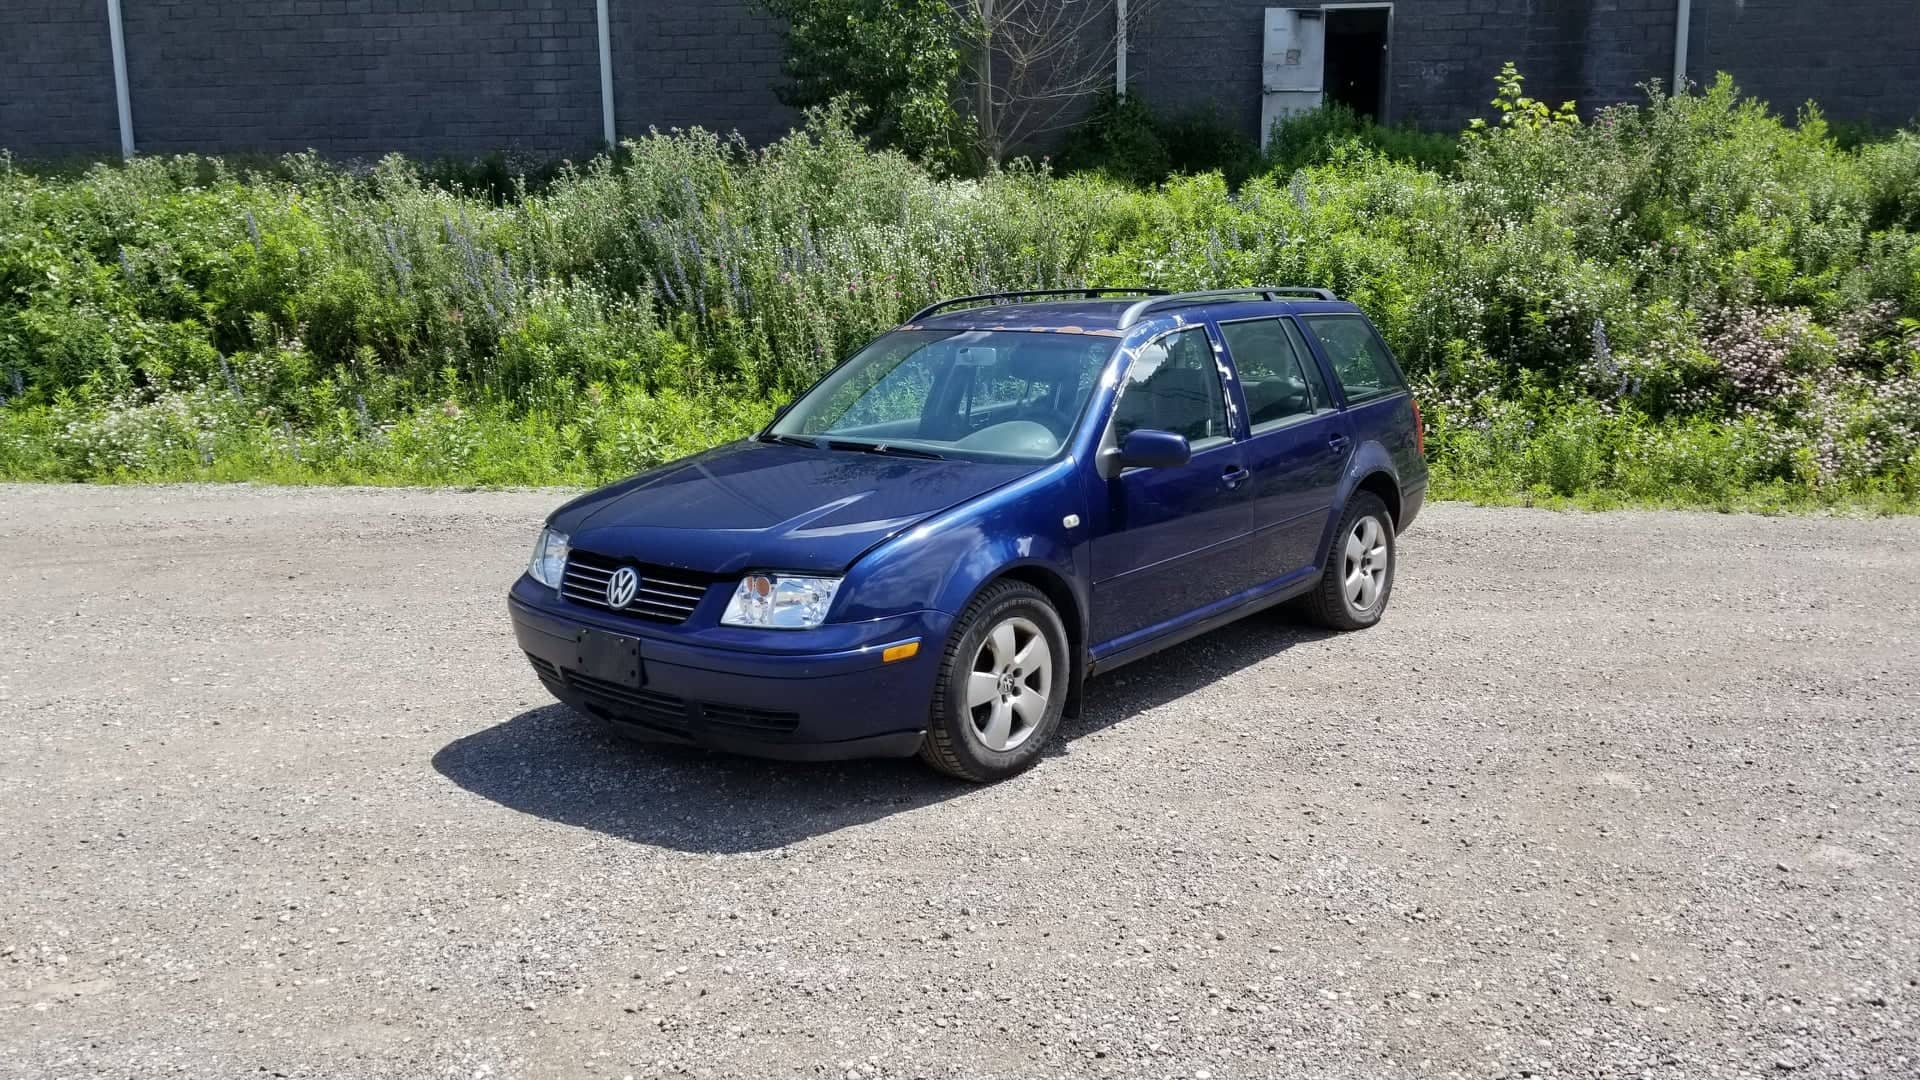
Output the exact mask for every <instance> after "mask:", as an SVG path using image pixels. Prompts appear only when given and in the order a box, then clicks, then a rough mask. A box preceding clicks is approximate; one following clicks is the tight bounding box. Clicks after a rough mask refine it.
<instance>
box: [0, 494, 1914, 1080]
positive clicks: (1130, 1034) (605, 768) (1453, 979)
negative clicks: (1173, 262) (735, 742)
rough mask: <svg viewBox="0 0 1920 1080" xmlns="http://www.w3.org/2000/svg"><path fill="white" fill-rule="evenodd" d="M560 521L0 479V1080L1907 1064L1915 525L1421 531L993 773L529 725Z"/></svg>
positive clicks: (1133, 671) (1692, 519)
mask: <svg viewBox="0 0 1920 1080" xmlns="http://www.w3.org/2000/svg"><path fill="white" fill-rule="evenodd" d="M559 501H560V496H559V495H557V494H555V493H553V492H519V493H489V494H475V493H456V492H402V491H356V490H257V489H248V488H82V487H65V488H36V487H0V604H3V605H4V610H5V613H6V615H7V618H6V619H5V620H4V621H3V623H0V883H3V885H0V888H3V889H4V893H3V894H0V1075H4V1076H7V1077H34V1078H42V1077H46V1078H55V1077H81V1076H86V1077H93V1076H107V1077H113V1076H137V1077H147V1076H171V1075H182V1076H192V1077H241V1076H246V1077H256V1076H268V1075H276V1076H277V1075H285V1076H301V1077H327V1078H336V1077H359V1076H393V1077H442V1076H447V1077H452V1076H492V1077H512V1076H533V1077H546V1076H603V1077H604V1076H610V1077H620V1076H625V1075H633V1076H637V1077H640V1076H658V1075H663V1074H672V1073H681V1072H685V1073H691V1074H693V1075H696V1076H741V1077H755V1078H760V1077H781V1076H804V1077H815V1076H827V1077H835V1078H838V1077H847V1076H853V1077H1014V1076H1116V1077H1117V1076H1153V1077H1187V1078H1206V1077H1215V1078H1223V1080H1224V1078H1229V1077H1251V1076H1301V1077H1397V1076H1450V1075H1463V1076H1519V1075H1551V1076H1654V1077H1704V1076H1721V1077H1728V1076H1769V1077H1779V1076H1792V1077H1801V1076H1820V1077H1840V1076H1889V1077H1902V1078H1907V1077H1913V1076H1916V1075H1920V1026H1916V1025H1920V986H1917V985H1916V980H1920V889H1917V888H1916V885H1917V884H1920V873H1917V872H1916V871H1917V869H1920V867H1917V866H1916V862H1917V861H1920V843H1917V842H1916V841H1917V840H1920V828H1916V826H1917V825H1920V819H1917V818H1916V814H1917V813H1920V771H1917V770H1920V766H1916V749H1920V734H1917V733H1916V732H1917V729H1916V726H1915V714H1916V712H1920V657H1917V656H1916V646H1920V555H1917V554H1916V551H1915V547H1914V543H1913V540H1912V537H1913V525H1912V522H1911V521H1888V520H1877V521H1876V520H1841V519H1825V520H1823V519H1810V518H1792V519H1784V520H1779V519H1765V518H1757V517H1737V516H1736V517H1729V516H1716V515H1703V514H1644V513H1618V514H1606V515H1585V514H1555V513H1546V512H1533V511H1523V510H1480V509H1470V508H1465V507H1458V506H1439V507H1435V508H1432V509H1431V510H1429V512H1428V514H1427V516H1426V517H1425V518H1424V519H1423V520H1422V521H1421V522H1420V524H1419V526H1418V527H1417V528H1416V529H1415V530H1414V531H1413V532H1412V533H1411V534H1410V535H1409V536H1408V537H1407V538H1406V539H1405V542H1404V544H1403V547H1402V549H1401V554H1402V560H1403V561H1402V565H1401V569H1400V576H1399V579H1398V588H1397V590H1396V592H1395V595H1394V601H1393V610H1392V611H1391V612H1390V613H1389V614H1388V617H1387V620H1386V622H1385V623H1383V624H1382V625H1381V626H1380V627H1378V628H1376V629H1374V630H1371V631H1368V632H1366V633H1363V634H1359V635H1354V636H1345V637H1325V636H1321V635H1319V634H1317V633H1314V632H1310V631H1307V630H1304V629H1301V628H1298V627H1295V626H1293V625H1291V624H1289V623H1288V622H1286V621H1285V620H1283V619H1280V618H1277V617H1262V618H1258V619H1255V620H1254V621H1252V622H1250V623H1245V624H1242V625H1240V626H1238V627H1234V628H1231V629H1228V630H1225V631H1222V632H1219V633H1216V634H1213V635H1211V636H1209V637H1206V638H1204V639H1201V640H1199V641H1196V642H1194V643H1192V644H1189V645H1186V646H1183V647H1181V648H1178V649H1176V650H1174V651H1172V652H1170V653H1166V654H1163V655H1161V656H1160V657H1157V658H1155V659H1153V660H1149V661H1146V662H1143V663H1141V664H1139V665H1136V666H1135V667H1132V668H1129V669H1126V670H1124V671H1122V672H1119V673H1116V674H1115V675H1114V676H1112V677H1110V678H1108V679H1106V680H1103V681H1101V682H1098V683H1096V684H1095V685H1094V687H1093V691H1092V694H1091V698H1090V702H1089V709H1088V713H1087V715H1086V716H1085V717H1083V718H1082V719H1080V720H1079V721H1077V722H1069V725H1068V727H1067V728H1066V729H1065V731H1064V735H1065V736H1066V741H1065V744H1064V746H1062V747H1061V748H1060V751H1059V752H1058V753H1057V754H1055V755H1054V756H1052V757H1050V758H1048V759H1047V760H1045V761H1044V762H1043V763H1042V764H1041V766H1040V767H1038V768H1037V769H1035V770H1034V771H1032V772H1031V773H1028V774H1027V775H1025V776H1022V777H1020V778H1018V779H1016V780H1013V781H1011V782H1008V783H1005V784H1001V785H999V786H996V787H989V788H974V787H967V786H961V785H957V784H954V783H951V782H948V781H944V780H942V779H939V778H937V777H935V776H934V775H932V774H930V773H927V772H924V771H922V770H921V769H920V768H919V767H918V766H916V765H914V764H913V763H910V762H877V763H854V764H845V765H821V766H800V765H786V764H775V763H765V762H757V761H747V760H736V759H728V758H721V757H714V756H708V755H704V754H699V753H693V752H685V751H669V750H649V749H645V748H635V747H629V746H626V745H624V744H618V743H616V742H613V741H610V740H608V739H607V738H605V737H603V736H602V735H600V734H599V733H598V732H597V731H596V730H595V729H594V728H592V727H591V726H590V725H589V724H588V723H587V722H586V721H584V720H582V719H580V718H578V717H576V716H574V715H572V714H571V713H569V712H567V711H566V710H564V709H562V708H559V707H556V706H553V705H552V704H551V703H550V702H549V701H548V700H547V699H546V698H545V697H544V695H543V692H542V691H541V689H540V687H539V684H538V683H536V682H535V681H534V678H533V675H532V673H531V672H530V671H529V670H528V669H527V668H526V666H525V664H524V662H523V661H522V660H521V658H520V657H519V656H518V655H517V654H516V653H515V651H514V649H513V646H512V641H511V637H510V635H509V630H508V627H507V623H506V614H505V609H504V604H503V599H502V594H503V592H504V590H505V588H506V586H507V583H508V582H509V580H510V579H511V578H512V577H513V575H514V574H515V573H516V572H517V571H518V570H519V567H520V565H521V562H522V560H523V559H524V558H525V555H526V550H527V548H528V546H529V544H530V543H531V541H532V538H533V532H534V529H535V527H536V525H537V524H538V522H539V520H540V518H541V516H542V515H543V513H544V512H545V511H546V510H547V509H549V508H550V507H552V506H553V505H555V504H556V503H558V502H559Z"/></svg>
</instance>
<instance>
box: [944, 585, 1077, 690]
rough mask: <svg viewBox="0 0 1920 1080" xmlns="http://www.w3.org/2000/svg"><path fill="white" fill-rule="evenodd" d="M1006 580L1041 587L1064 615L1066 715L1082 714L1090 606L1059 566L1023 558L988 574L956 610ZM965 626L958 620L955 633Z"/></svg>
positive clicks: (1056, 608)
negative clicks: (1081, 702) (1082, 688)
mask: <svg viewBox="0 0 1920 1080" xmlns="http://www.w3.org/2000/svg"><path fill="white" fill-rule="evenodd" d="M1002 581H1018V582H1021V583H1022V584H1025V585H1031V586H1033V587H1034V588H1035V589H1038V590H1040V592H1041V594H1042V595H1044V596H1045V597H1046V598H1047V602H1048V603H1050V604H1052V605H1053V610H1054V611H1055V613H1057V614H1058V615H1059V616H1060V624H1061V625H1062V626H1064V627H1065V628H1066V631H1067V700H1066V715H1067V716H1078V715H1079V714H1080V690H1081V687H1082V686H1083V685H1084V684H1085V682H1086V678H1087V648H1088V646H1087V610H1086V604H1085V602H1084V601H1083V600H1082V598H1081V596H1080V594H1079V593H1077V592H1075V591H1074V588H1073V586H1072V585H1071V584H1069V583H1068V581H1067V578H1066V576H1065V575H1064V574H1062V573H1061V572H1060V571H1059V570H1058V569H1056V568H1055V567H1053V566H1050V565H1048V564H1046V563H1042V562H1019V563H1013V564H1010V565H1007V566H1003V567H1001V568H1000V569H999V570H997V571H995V572H994V573H992V574H990V575H988V576H987V577H986V578H985V579H983V580H982V581H981V582H980V583H979V584H978V585H976V586H974V589H973V591H972V592H971V593H969V594H968V596H967V598H966V601H965V603H962V604H961V605H960V606H959V607H957V608H956V609H955V610H957V611H965V610H966V608H967V605H968V604H971V603H972V602H973V599H974V597H976V596H978V595H980V594H981V593H982V592H985V591H986V590H987V589H989V588H991V587H992V586H993V585H995V584H997V583H998V582H1002ZM960 632H961V627H960V625H959V623H958V621H957V620H956V622H955V624H954V628H953V630H952V631H951V633H955V634H958V633H960Z"/></svg>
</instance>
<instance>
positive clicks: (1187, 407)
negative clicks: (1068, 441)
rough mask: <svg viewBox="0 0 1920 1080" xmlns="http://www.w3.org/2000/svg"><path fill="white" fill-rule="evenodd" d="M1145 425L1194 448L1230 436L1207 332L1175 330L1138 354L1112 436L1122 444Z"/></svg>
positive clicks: (1122, 396)
mask: <svg viewBox="0 0 1920 1080" xmlns="http://www.w3.org/2000/svg"><path fill="white" fill-rule="evenodd" d="M1142 428H1152V429H1154V430H1158V431H1171V432H1173V433H1174V434H1176V435H1184V436H1186V437H1187V441H1188V442H1190V443H1193V444H1195V445H1196V446H1198V445H1199V444H1201V443H1204V442H1207V441H1209V440H1217V439H1225V438H1226V437H1227V436H1228V435H1229V434H1230V432H1229V430H1228V428H1227V401H1226V398H1225V396H1224V395H1223V393H1222V391H1221V389H1220V372H1219V370H1218V368H1216V367H1215V365H1214V362H1213V346H1212V344H1211V343H1210V342H1208V341H1207V332H1206V331H1205V330H1202V329H1201V328H1200V327H1197V326H1196V327H1192V328H1189V329H1186V330H1177V331H1175V332H1173V333H1171V334H1168V335H1167V336H1165V337H1162V338H1157V339H1155V340H1154V341H1152V342H1151V343H1149V344H1147V345H1143V346H1141V348H1140V350H1139V352H1137V353H1135V354H1134V357H1133V363H1132V364H1131V365H1129V366H1128V368H1127V381H1126V383H1125V385H1123V386H1122V387H1121V388H1120V404H1119V405H1118V406H1117V407H1116V408H1115V409H1114V413H1113V434H1114V438H1115V440H1116V441H1122V442H1124V441H1125V440H1126V437H1127V436H1128V435H1130V434H1132V433H1133V432H1135V431H1138V430H1140V429H1142Z"/></svg>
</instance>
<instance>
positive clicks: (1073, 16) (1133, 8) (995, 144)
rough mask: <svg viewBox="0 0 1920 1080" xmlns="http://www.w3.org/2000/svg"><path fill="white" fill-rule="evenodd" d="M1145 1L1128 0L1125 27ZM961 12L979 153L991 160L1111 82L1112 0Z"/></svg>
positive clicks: (968, 2) (1032, 1) (1060, 120)
mask: <svg viewBox="0 0 1920 1080" xmlns="http://www.w3.org/2000/svg"><path fill="white" fill-rule="evenodd" d="M1151 3H1152V0H1132V2H1131V3H1130V4H1129V5H1128V10H1127V22H1128V28H1129V31H1131V29H1132V28H1133V27H1135V26H1137V25H1138V23H1139V21H1140V19H1141V17H1142V16H1143V14H1144V13H1145V12H1146V9H1147V8H1148V7H1149V6H1151ZM960 10H961V12H962V15H963V23H964V25H965V27H966V31H965V32H966V34H967V37H968V39H969V40H968V41H967V42H966V44H967V45H968V46H969V52H970V53H971V54H972V55H973V57H974V71H973V77H974V93H975V106H974V111H975V114H976V116H975V119H976V120H977V122H978V125H979V140H980V152H981V154H982V155H983V156H985V157H986V158H987V159H989V160H991V161H999V160H1001V159H1002V158H1003V157H1005V155H1006V154H1007V152H1008V151H1009V150H1011V149H1014V148H1017V147H1020V146H1023V145H1025V144H1027V143H1029V142H1031V141H1032V140H1034V139H1036V138H1038V137H1040V136H1042V135H1046V134H1048V133H1051V132H1054V131H1058V130H1060V129H1061V128H1063V127H1066V126H1067V125H1068V124H1070V123H1071V122H1072V121H1073V120H1074V119H1076V114H1077V110H1076V108H1075V107H1076V106H1077V105H1079V104H1080V103H1082V102H1084V101H1086V100H1087V99H1089V98H1091V97H1093V96H1094V95H1097V94H1099V93H1101V92H1102V91H1103V90H1105V89H1106V88H1107V87H1109V86H1111V85H1113V63H1114V52H1115V47H1116V46H1117V45H1118V43H1119V40H1120V29H1121V28H1120V24H1119V7H1118V5H1117V4H1116V3H1115V0H960ZM1130 36H1131V35H1130Z"/></svg>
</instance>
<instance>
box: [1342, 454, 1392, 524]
mask: <svg viewBox="0 0 1920 1080" xmlns="http://www.w3.org/2000/svg"><path fill="white" fill-rule="evenodd" d="M1353 490H1354V491H1355V492H1360V491H1366V492H1371V493H1372V494H1374V495H1377V496H1379V497H1380V501H1381V502H1383V503H1386V504H1387V516H1388V517H1389V518H1392V519H1393V531H1394V532H1395V533H1398V532H1399V531H1400V484H1399V482H1398V481H1396V480H1394V478H1393V474H1392V473H1389V472H1387V471H1386V470H1384V469H1375V470H1374V471H1372V472H1370V473H1368V474H1367V475H1365V476H1363V477H1361V478H1360V482H1359V483H1357V484H1355V485H1353ZM1347 497H1348V498H1349V499H1351V498H1352V497H1353V494H1352V493H1351V492H1350V493H1348V495H1347Z"/></svg>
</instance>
